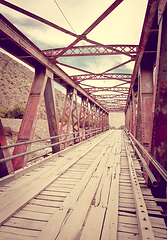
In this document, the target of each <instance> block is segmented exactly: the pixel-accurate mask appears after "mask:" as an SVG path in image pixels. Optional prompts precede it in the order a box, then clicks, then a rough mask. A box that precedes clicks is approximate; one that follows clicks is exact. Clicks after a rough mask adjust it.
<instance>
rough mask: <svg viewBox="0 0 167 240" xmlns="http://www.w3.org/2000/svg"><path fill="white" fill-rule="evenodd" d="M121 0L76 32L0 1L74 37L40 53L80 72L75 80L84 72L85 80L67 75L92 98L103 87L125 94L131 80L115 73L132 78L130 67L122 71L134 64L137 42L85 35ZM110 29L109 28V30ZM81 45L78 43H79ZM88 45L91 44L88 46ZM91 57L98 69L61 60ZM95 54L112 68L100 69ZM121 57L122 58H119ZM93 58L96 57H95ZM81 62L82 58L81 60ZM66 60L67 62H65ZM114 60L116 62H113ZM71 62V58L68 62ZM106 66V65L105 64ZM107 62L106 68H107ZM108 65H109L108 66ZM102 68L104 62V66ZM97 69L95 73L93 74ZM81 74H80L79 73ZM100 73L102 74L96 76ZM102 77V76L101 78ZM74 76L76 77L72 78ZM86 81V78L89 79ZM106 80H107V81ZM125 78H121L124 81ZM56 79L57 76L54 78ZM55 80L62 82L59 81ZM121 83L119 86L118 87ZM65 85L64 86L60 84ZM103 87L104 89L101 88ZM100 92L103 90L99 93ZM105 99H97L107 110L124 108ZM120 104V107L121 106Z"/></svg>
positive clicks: (55, 62)
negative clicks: (107, 40) (105, 41)
mask: <svg viewBox="0 0 167 240" xmlns="http://www.w3.org/2000/svg"><path fill="white" fill-rule="evenodd" d="M122 2H123V0H116V1H114V2H113V3H112V4H111V5H110V6H109V7H108V8H107V10H105V11H104V12H103V13H102V14H101V15H100V16H99V17H98V18H97V19H96V20H95V21H94V22H93V23H92V24H91V25H90V26H89V27H88V28H87V29H86V30H85V31H83V33H82V34H80V35H77V34H76V33H75V32H71V31H69V30H66V29H64V28H62V27H60V26H58V25H56V24H54V23H52V22H50V21H48V20H46V19H44V18H42V17H39V16H38V15H35V14H33V13H31V12H29V11H27V10H25V9H22V8H20V7H18V6H16V5H13V4H12V3H9V2H7V1H0V3H1V4H3V5H5V6H7V7H8V8H11V9H14V10H16V11H18V12H20V13H22V14H24V15H27V16H28V17H31V18H33V19H35V20H37V21H40V22H42V23H45V24H46V25H48V26H51V27H53V28H55V29H57V30H59V31H61V32H63V33H65V34H66V35H70V36H72V37H74V38H76V39H75V40H74V41H73V42H72V43H70V44H69V45H68V46H67V47H63V48H54V49H48V50H43V53H45V55H46V56H47V57H48V59H49V60H50V61H51V62H52V63H53V64H55V65H56V66H60V67H62V68H65V71H66V70H67V72H68V70H69V69H71V70H74V72H76V71H77V72H78V73H79V75H77V79H79V78H82V79H83V77H84V76H83V73H84V75H85V74H86V76H85V77H87V79H85V82H82V83H81V82H80V81H77V82H76V81H75V80H76V76H74V75H71V74H70V76H69V77H70V78H71V79H72V80H73V81H75V83H77V85H79V86H81V87H82V88H83V89H84V90H85V92H86V93H88V94H89V95H90V96H91V97H93V98H96V94H97V93H100V94H101V95H103V94H105V95H106V90H107V89H108V90H109V89H110V90H111V89H112V92H111V93H112V96H113V97H114V96H115V95H118V94H120V96H121V94H122V92H124V93H125V89H127V91H126V94H127V93H128V88H129V86H130V81H125V79H124V77H123V78H122V77H121V78H120V77H118V78H115V77H114V74H115V75H117V76H118V75H120V76H126V75H128V76H129V77H130V78H129V80H130V79H131V73H130V72H132V71H131V70H128V68H125V69H126V71H129V73H128V74H127V72H126V73H123V71H124V70H123V67H124V66H126V65H127V64H129V63H134V62H135V59H136V56H137V54H138V45H135V44H114V45H113V44H112V45H111V44H103V43H100V42H98V41H96V40H92V39H89V38H88V34H89V33H91V32H92V31H93V30H94V29H95V28H96V27H97V26H98V25H99V24H100V23H101V22H102V21H104V19H106V18H107V17H108V16H109V15H110V14H112V12H114V11H115V10H116V9H117V8H119V6H120V5H121V3H122ZM111 31H112V30H111ZM99 34H100V33H99ZM79 44H80V45H79ZM90 44H91V45H90ZM78 56H80V57H82V58H83V57H91V58H92V60H91V62H92V61H93V62H94V63H93V64H94V65H96V67H97V70H96V71H93V72H92V70H91V71H89V70H87V69H84V67H82V66H79V67H78V66H75V65H73V64H69V63H66V60H65V61H64V60H63V59H66V58H67V57H69V58H70V57H72V58H73V57H78ZM97 56H98V57H103V58H104V57H107V56H108V57H110V59H109V61H110V64H109V65H111V67H110V68H106V69H105V70H104V71H101V70H100V69H99V67H98V63H97V62H98V61H99V58H98V59H97ZM115 56H119V62H118V61H117V60H115V59H114V60H112V59H113V58H114V57H115ZM121 56H123V57H121ZM95 57H96V58H95ZM19 58H20V59H22V60H24V61H25V60H26V59H25V57H24V56H19ZM81 61H82V60H81ZM68 62H69V61H68ZM114 62H116V64H115V63H114ZM71 63H73V60H72V61H71ZM107 65H108V64H107ZM107 65H106V67H107ZM109 65H108V66H109ZM103 68H105V65H104V66H103ZM96 72H97V73H96ZM81 73H82V74H81ZM106 75H108V77H109V75H110V76H111V77H109V78H106ZM99 76H101V77H99ZM102 76H105V77H102ZM74 79H75V80H74ZM95 79H96V80H97V79H98V83H97V82H96V84H95V85H94V83H93V82H92V80H95ZM88 80H89V81H88ZM108 80H109V81H108ZM123 80H124V81H123ZM55 81H56V78H55ZM57 82H58V83H60V82H61V81H60V80H58V81H57ZM87 85H89V86H90V88H91V90H90V88H87ZM120 85H121V86H122V88H121V87H120ZM63 86H64V85H63ZM95 86H98V87H99V89H96V90H98V91H96V94H94V90H93V89H94V88H95ZM101 89H103V90H101ZM101 91H103V92H101ZM107 100H109V99H106V102H105V103H104V101H103V102H101V103H100V102H99V103H100V104H101V105H102V106H103V107H104V108H105V109H106V111H124V109H125V106H126V104H125V103H124V102H122V101H121V102H120V104H119V100H118V99H117V105H112V104H111V102H108V101H107ZM120 106H121V107H120Z"/></svg>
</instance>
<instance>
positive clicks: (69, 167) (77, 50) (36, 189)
mask: <svg viewBox="0 0 167 240" xmlns="http://www.w3.org/2000/svg"><path fill="white" fill-rule="evenodd" d="M122 1H123V0H116V1H115V2H114V3H113V4H111V6H110V7H109V8H108V9H107V10H106V11H105V12H104V13H102V14H101V15H100V16H99V17H98V18H97V19H96V20H95V21H94V22H93V23H92V24H91V25H90V26H89V27H88V28H87V29H86V30H85V31H84V32H83V33H82V34H81V35H77V34H76V33H73V32H71V31H69V30H67V29H65V28H62V27H60V26H58V25H57V24H55V23H53V22H50V21H48V20H46V19H44V18H42V17H40V16H37V15H35V14H33V13H31V12H29V11H27V10H25V9H22V8H20V7H19V6H16V5H14V4H12V3H10V2H7V1H4V0H0V4H2V5H4V6H6V7H7V8H11V9H13V10H15V11H17V12H19V13H22V14H24V15H26V16H28V17H30V18H33V19H35V20H36V21H39V22H42V23H44V24H46V25H48V26H50V27H52V28H54V29H57V30H59V31H61V32H63V33H64V34H66V35H69V36H72V37H74V38H75V40H74V41H73V42H72V43H70V44H69V46H66V47H63V48H55V49H46V50H41V49H39V48H38V47H37V46H36V45H35V44H34V43H33V42H32V41H30V40H29V39H28V38H27V37H26V36H25V35H24V34H23V33H22V32H20V30H18V29H17V27H15V26H14V25H13V23H12V22H10V21H9V20H8V19H7V18H6V17H5V16H3V15H2V14H1V15H0V47H1V48H2V49H4V50H5V51H7V52H8V53H10V54H12V55H13V56H15V57H17V58H18V59H20V60H21V61H23V62H25V63H26V64H28V65H30V66H31V67H33V68H34V69H35V76H34V81H33V83H32V87H31V91H30V93H29V98H28V101H27V105H26V109H25V113H24V117H23V120H22V123H21V126H20V131H19V134H18V137H17V142H16V144H13V145H7V142H6V138H5V134H4V130H3V125H2V123H1V121H0V146H1V148H0V153H1V154H0V156H1V157H0V177H1V180H0V199H1V206H0V240H1V239H11V240H15V239H26V240H27V239H40V240H41V239H50V240H51V239H58V240H65V239H69V240H74V239H81V240H82V239H83V240H85V239H94V240H98V239H99V240H101V239H103V240H106V239H121V240H122V239H137V240H138V239H157V240H160V239H167V233H166V226H165V222H164V219H165V220H166V217H167V215H166V214H167V207H166V204H167V200H166V181H167V171H166V170H167V160H166V159H167V157H166V156H167V0H148V5H147V9H146V14H145V19H144V23H143V28H142V33H141V37H140V41H139V44H138V45H128V44H125V45H112V44H110V45H104V44H102V43H99V42H97V41H94V40H92V39H89V38H88V36H87V35H88V34H89V33H90V32H91V31H92V30H93V29H94V28H95V27H96V26H97V25H98V24H99V23H100V22H102V21H103V20H104V19H105V18H106V17H107V16H108V15H109V14H112V12H113V11H114V10H115V9H116V8H117V7H119V5H120V4H121V3H122ZM124 1H125V0H124ZM82 41H84V42H86V43H87V44H86V45H82V44H81V45H80V43H81V42H82ZM99 55H100V56H104V57H105V56H108V55H109V56H113V57H114V56H115V55H116V56H117V55H123V56H125V57H126V59H127V60H126V61H124V62H120V63H118V64H117V65H115V66H111V68H109V69H106V70H105V71H103V72H101V73H98V74H96V73H93V72H91V71H88V70H85V69H81V68H77V67H75V66H73V65H72V64H71V65H69V64H66V63H65V62H63V59H64V58H65V57H68V58H73V57H85V56H87V57H88V56H99ZM131 62H133V63H134V69H133V72H132V73H128V74H127V73H122V72H121V70H120V69H121V67H122V66H124V65H126V64H128V63H131ZM61 66H62V67H67V68H69V69H74V70H77V71H79V72H81V73H82V74H80V75H72V76H69V75H68V74H67V73H66V72H65V71H63V70H62V68H61ZM116 70H117V72H115V71H116ZM119 70H120V72H119ZM54 82H56V83H58V84H60V85H61V86H63V87H64V88H65V89H66V98H65V102H64V107H63V112H62V122H61V124H60V126H59V123H58V115H57V108H56V103H55V97H54V85H53V83H54ZM104 82H105V83H106V84H107V83H112V84H111V85H110V86H109V85H108V86H104ZM42 97H44V99H45V105H46V113H47V120H48V126H49V133H50V137H49V138H48V139H42V140H41V141H43V140H48V141H50V144H49V145H48V146H47V147H49V148H50V149H51V151H52V152H51V155H50V156H48V157H46V156H45V157H46V158H44V159H42V160H41V159H40V160H39V161H38V162H36V163H32V164H31V163H29V162H28V155H29V154H30V153H32V152H34V151H39V150H41V149H37V150H33V151H32V150H31V145H32V144H33V143H34V142H36V140H34V139H33V138H34V133H35V127H36V123H37V119H38V112H39V109H40V104H41V99H42ZM78 98H79V99H80V103H81V104H80V107H79V106H78V105H79V104H78ZM112 112H124V113H125V129H124V130H116V131H108V130H109V113H110V114H111V115H112ZM64 119H67V121H64ZM71 125H72V133H71V132H70V126H71ZM71 145H73V146H71ZM10 147H14V150H13V155H12V156H11V155H10V154H9V150H8V149H9V148H10ZM48 154H50V152H49V153H48ZM45 155H46V154H45ZM40 157H41V156H40ZM42 157H43V156H42ZM32 160H34V159H32ZM148 187H149V188H150V189H151V191H152V192H151V191H150V189H149V188H148ZM157 203H158V205H157Z"/></svg>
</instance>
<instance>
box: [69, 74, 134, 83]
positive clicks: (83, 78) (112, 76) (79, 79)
mask: <svg viewBox="0 0 167 240" xmlns="http://www.w3.org/2000/svg"><path fill="white" fill-rule="evenodd" d="M131 76H132V74H126V73H106V74H100V73H99V74H84V75H74V76H71V78H72V79H73V81H75V82H78V83H80V82H82V81H86V80H119V81H124V82H127V83H129V82H130V80H131Z"/></svg>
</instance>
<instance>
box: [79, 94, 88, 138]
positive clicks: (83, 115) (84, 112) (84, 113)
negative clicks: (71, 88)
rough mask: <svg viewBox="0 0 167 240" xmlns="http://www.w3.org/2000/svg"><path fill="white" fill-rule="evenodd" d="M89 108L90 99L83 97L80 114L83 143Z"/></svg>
mask: <svg viewBox="0 0 167 240" xmlns="http://www.w3.org/2000/svg"><path fill="white" fill-rule="evenodd" d="M87 108H88V99H87V98H86V97H82V102H81V109H80V114H79V126H80V128H81V131H82V132H81V138H80V141H81V142H82V140H83V137H84V135H85V134H84V130H85V122H86V119H87V112H88V110H87Z"/></svg>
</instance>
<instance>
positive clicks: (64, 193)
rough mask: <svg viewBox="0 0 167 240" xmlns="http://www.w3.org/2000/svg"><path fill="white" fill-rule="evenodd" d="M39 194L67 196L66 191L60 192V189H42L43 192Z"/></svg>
mask: <svg viewBox="0 0 167 240" xmlns="http://www.w3.org/2000/svg"><path fill="white" fill-rule="evenodd" d="M40 195H47V196H55V197H56V196H57V197H64V198H65V197H67V195H68V193H67V192H62V191H49V190H44V191H43V192H41V193H40Z"/></svg>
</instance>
